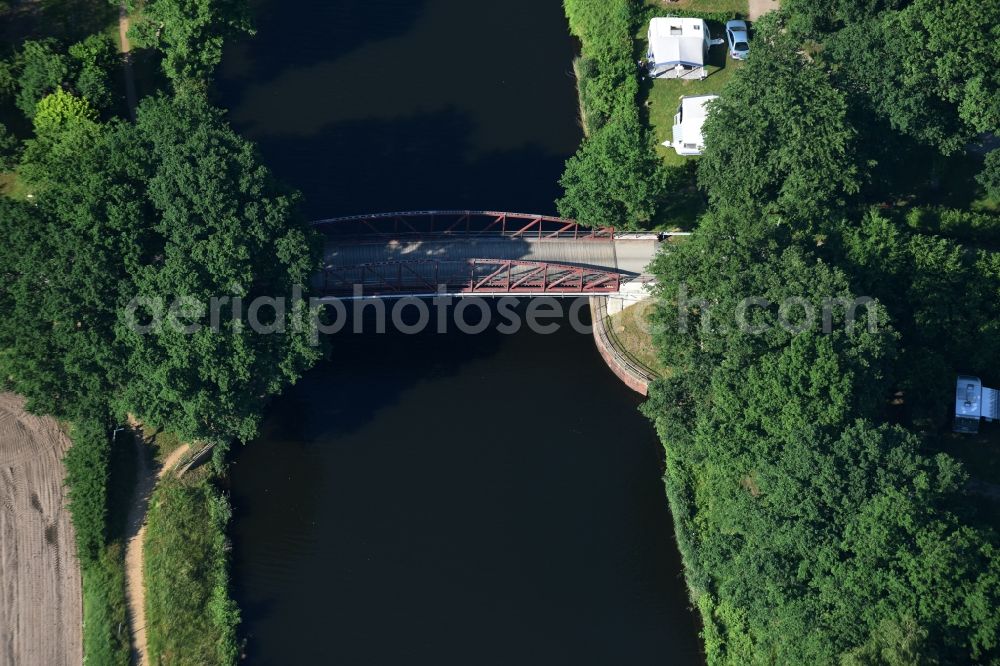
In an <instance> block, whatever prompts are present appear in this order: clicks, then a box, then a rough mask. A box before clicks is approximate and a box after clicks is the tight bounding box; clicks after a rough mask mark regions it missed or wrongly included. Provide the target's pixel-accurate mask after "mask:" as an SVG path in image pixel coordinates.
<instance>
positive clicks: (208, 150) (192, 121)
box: [118, 96, 318, 441]
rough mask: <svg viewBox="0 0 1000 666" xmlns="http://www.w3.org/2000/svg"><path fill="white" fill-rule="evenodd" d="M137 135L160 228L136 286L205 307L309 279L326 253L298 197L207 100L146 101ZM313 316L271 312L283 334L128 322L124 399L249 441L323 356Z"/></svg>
mask: <svg viewBox="0 0 1000 666" xmlns="http://www.w3.org/2000/svg"><path fill="white" fill-rule="evenodd" d="M128 136H129V139H130V140H129V143H128V145H127V146H123V150H127V151H129V156H128V161H130V162H132V163H135V164H137V165H140V167H139V168H140V169H141V170H142V173H143V174H144V175H143V177H144V179H145V183H144V191H143V196H144V200H143V218H144V219H145V220H147V221H148V224H149V227H148V230H149V232H150V234H151V236H150V238H149V239H148V241H147V245H146V248H145V250H146V255H145V256H146V257H148V260H147V261H145V262H143V264H142V265H141V266H137V267H135V269H134V270H132V271H131V275H132V277H133V278H134V280H135V289H136V291H135V293H134V294H133V295H134V296H136V297H138V298H140V299H144V301H145V302H147V303H150V302H154V301H156V300H158V299H159V300H161V301H162V302H164V303H165V304H169V303H171V302H173V301H174V300H175V299H178V298H184V299H193V300H195V301H197V302H199V303H202V304H206V305H208V304H210V301H211V299H212V298H216V297H219V298H221V297H231V298H232V297H239V298H242V299H243V302H244V303H245V306H244V307H247V306H249V305H251V303H252V301H253V300H254V299H255V298H257V297H272V298H285V299H289V301H290V299H291V296H292V295H293V289H294V288H295V286H296V285H307V284H308V283H309V280H310V278H311V276H312V273H313V271H314V270H315V268H316V264H317V257H316V254H315V253H314V245H313V240H312V239H313V237H312V235H311V232H310V231H308V229H307V228H306V227H305V225H304V224H303V223H302V221H301V220H300V219H299V218H298V216H297V214H296V204H297V197H296V196H295V195H294V194H291V193H289V192H286V191H284V190H283V189H282V188H280V187H279V186H277V185H276V183H275V182H274V180H273V179H272V177H271V174H270V173H269V172H268V171H267V169H266V168H264V167H263V166H262V165H261V164H260V162H259V161H258V158H257V156H256V154H255V151H254V148H253V146H251V145H250V144H249V143H247V142H246V141H244V140H243V139H241V138H240V137H239V136H237V135H236V134H235V133H234V132H233V131H232V130H231V129H230V128H229V127H228V125H226V123H225V122H224V120H223V119H222V114H221V113H220V112H219V111H217V110H216V109H213V108H211V107H210V106H209V105H208V104H207V103H206V102H205V101H204V98H202V97H200V96H193V97H184V98H176V99H165V98H155V99H150V100H147V101H146V102H144V103H143V104H142V105H141V107H140V110H139V115H138V120H137V123H136V125H135V127H134V132H132V133H129V135H128ZM231 310H232V307H231V306H230V307H229V308H227V309H226V310H225V311H226V312H230V311H231ZM264 312H265V314H267V313H269V312H270V309H265V310H264ZM264 319H265V321H266V322H269V323H270V322H271V319H270V317H269V316H265V317H264ZM304 319H305V313H304V312H301V311H300V310H296V309H294V308H293V307H292V305H291V304H290V303H289V305H288V306H287V308H286V311H285V313H284V314H281V313H278V314H276V315H275V316H274V318H273V323H274V324H275V326H277V327H279V328H281V329H283V330H282V331H281V332H280V333H274V334H266V333H265V334H262V333H258V332H255V331H253V330H251V328H250V327H249V326H247V324H246V322H245V318H244V320H238V321H233V319H232V318H231V317H225V318H224V319H223V321H222V322H221V323H220V325H219V330H218V331H215V330H213V329H212V327H211V326H208V325H207V324H208V323H209V320H208V319H206V320H204V321H203V323H204V324H206V325H205V326H204V327H203V328H201V329H200V330H198V331H197V332H193V333H186V332H183V331H182V330H180V328H179V327H177V326H172V325H169V323H166V324H165V325H164V326H162V327H160V328H159V329H158V330H155V331H154V332H151V333H149V334H141V333H138V332H136V331H135V330H134V329H133V328H132V327H130V326H128V325H126V324H125V323H120V325H119V327H118V335H119V336H120V338H121V339H122V341H123V342H124V343H125V345H126V346H127V348H128V354H127V357H128V362H127V368H128V373H129V376H130V380H129V382H128V384H127V386H126V387H125V389H124V391H123V394H122V401H123V403H124V404H127V405H128V406H129V407H130V409H131V410H132V411H133V412H134V413H136V414H138V415H140V417H141V418H142V419H143V420H144V421H147V422H150V423H158V424H164V425H169V427H170V428H171V429H172V430H173V431H174V432H177V433H178V434H179V435H180V436H182V437H185V438H203V439H209V440H213V441H218V440H227V439H229V438H236V439H240V440H242V441H246V440H248V439H250V438H252V437H253V436H254V434H255V433H256V428H257V425H258V423H259V421H260V413H261V410H262V408H263V405H264V402H265V401H266V400H268V399H269V398H270V397H271V396H273V395H275V394H277V393H278V392H279V391H280V390H281V389H282V388H283V387H284V386H285V385H286V384H287V383H289V382H292V381H294V380H295V379H297V378H298V377H299V375H300V374H301V373H302V372H303V371H304V370H305V369H306V368H308V367H309V366H310V365H311V364H312V363H313V361H315V359H316V358H317V357H318V351H317V349H315V348H314V347H311V346H310V344H309V332H308V331H307V330H306V328H305V326H304V325H303V322H304Z"/></svg>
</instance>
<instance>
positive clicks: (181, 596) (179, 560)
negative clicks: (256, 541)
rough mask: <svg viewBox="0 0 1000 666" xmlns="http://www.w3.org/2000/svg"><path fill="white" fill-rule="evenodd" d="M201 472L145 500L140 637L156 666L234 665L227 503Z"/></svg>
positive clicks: (234, 620)
mask: <svg viewBox="0 0 1000 666" xmlns="http://www.w3.org/2000/svg"><path fill="white" fill-rule="evenodd" d="M205 472H206V470H205V469H204V468H202V469H200V470H196V471H195V472H193V473H191V474H188V475H187V476H185V477H184V478H183V479H178V478H173V477H167V478H165V479H164V480H163V481H162V482H161V483H160V486H159V487H158V488H157V489H156V492H154V493H153V497H152V498H151V500H150V507H149V515H148V518H147V520H148V522H147V527H146V544H145V555H146V562H145V575H146V581H145V582H146V631H147V637H148V644H149V653H150V661H151V662H152V663H154V664H160V665H161V666H169V665H171V664H176V665H178V666H179V665H182V664H183V665H185V666H187V665H188V664H190V665H191V666H195V665H201V664H227V663H235V661H236V657H237V647H236V623H237V622H238V617H239V616H238V613H237V611H236V610H235V608H234V606H233V604H232V602H230V601H229V600H228V594H227V593H228V574H227V557H228V555H227V553H228V549H229V546H228V544H227V542H226V537H225V529H226V523H227V521H228V519H229V509H228V503H227V502H226V500H225V498H224V497H223V496H222V495H221V493H220V492H219V491H218V490H216V489H215V488H214V487H213V486H212V484H211V481H210V480H209V479H208V478H207V476H206V474H205Z"/></svg>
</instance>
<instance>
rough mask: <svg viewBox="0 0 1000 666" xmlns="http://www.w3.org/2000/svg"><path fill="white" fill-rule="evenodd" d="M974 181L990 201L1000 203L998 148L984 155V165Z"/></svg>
mask: <svg viewBox="0 0 1000 666" xmlns="http://www.w3.org/2000/svg"><path fill="white" fill-rule="evenodd" d="M976 180H977V181H978V182H979V184H980V185H982V186H983V188H984V189H985V190H986V194H987V195H988V196H989V197H990V198H991V199H995V200H997V201H1000V148H997V149H994V150H991V151H990V152H989V153H988V154H987V155H986V163H985V164H984V165H983V170H982V171H981V172H980V174H979V175H978V176H976Z"/></svg>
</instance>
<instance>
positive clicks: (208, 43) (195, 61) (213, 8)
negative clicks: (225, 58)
mask: <svg viewBox="0 0 1000 666" xmlns="http://www.w3.org/2000/svg"><path fill="white" fill-rule="evenodd" d="M252 33H253V28H252V27H251V24H250V13H249V10H248V8H247V3H246V0H152V1H151V2H148V3H146V5H145V7H144V8H143V20H142V21H141V22H138V23H136V24H135V25H134V26H133V27H132V29H131V30H130V35H129V37H130V38H131V39H133V40H134V41H135V43H136V45H138V46H141V47H146V48H157V49H160V50H161V51H163V54H164V59H163V69H164V71H165V72H166V74H167V76H169V77H170V78H171V79H172V80H173V81H174V83H175V85H176V84H183V83H185V82H200V83H203V82H205V81H206V80H207V79H208V78H210V77H211V75H212V72H213V70H214V69H215V67H216V66H217V65H218V64H219V62H221V61H222V46H223V43H224V41H225V40H226V39H227V38H229V37H232V36H234V35H239V34H252Z"/></svg>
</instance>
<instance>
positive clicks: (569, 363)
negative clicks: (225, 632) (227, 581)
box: [232, 309, 698, 666]
mask: <svg viewBox="0 0 1000 666" xmlns="http://www.w3.org/2000/svg"><path fill="white" fill-rule="evenodd" d="M520 312H522V313H523V309H522V310H520ZM449 316H451V315H449ZM469 321H475V318H474V317H469ZM562 323H563V324H564V325H563V326H562V327H561V328H560V330H559V331H558V332H556V333H553V334H551V335H538V334H535V333H531V332H530V331H523V332H519V333H517V334H515V335H512V336H505V335H502V334H501V333H499V332H498V331H497V330H496V329H495V328H491V329H489V330H487V331H485V332H484V333H482V334H480V335H477V336H476V338H475V344H465V343H464V342H463V341H464V340H465V339H466V338H464V337H463V336H461V335H458V336H456V335H436V334H433V333H427V334H421V335H413V336H410V335H402V334H399V333H392V332H390V333H387V334H385V335H372V334H366V335H360V336H358V335H337V336H335V337H334V339H333V351H332V354H331V358H330V360H329V361H328V362H326V363H324V364H323V365H321V366H320V367H318V368H317V369H316V370H314V371H313V372H311V373H310V374H309V375H308V376H307V377H306V378H305V379H304V380H303V381H302V382H300V383H299V384H298V385H297V386H296V387H294V388H293V389H292V390H291V391H289V393H288V394H287V395H286V396H284V397H282V398H281V399H280V400H279V401H277V403H276V404H275V405H274V407H273V409H272V410H271V412H270V416H269V418H268V420H267V423H266V425H265V428H264V434H263V436H262V437H261V440H260V441H259V442H257V443H255V444H254V445H252V446H249V447H247V448H246V449H244V450H243V451H241V452H240V455H239V457H238V460H237V464H236V465H235V467H234V469H233V475H232V481H233V504H234V506H235V507H236V514H235V516H234V541H235V548H234V574H235V577H234V578H235V581H236V583H237V593H238V597H239V599H240V601H241V605H242V607H243V610H244V617H245V623H244V629H245V631H246V633H247V636H248V655H249V657H250V658H251V661H252V663H262V664H282V663H312V662H315V661H317V660H323V661H329V662H334V663H345V664H398V663H409V664H439V665H446V664H456V665H457V664H469V663H475V664H512V663H519V664H546V665H551V664H574V665H577V664H594V665H599V664H608V665H609V666H610V665H612V664H623V663H625V664H630V665H638V664H654V663H663V660H664V659H665V658H667V659H668V660H669V661H670V662H671V663H693V662H696V661H697V649H698V648H697V645H696V640H695V636H696V628H695V626H694V621H693V616H692V615H691V614H690V613H689V612H688V611H687V609H686V602H685V591H684V585H683V581H682V580H681V579H680V576H679V571H680V565H679V562H678V556H677V553H676V548H675V546H674V544H673V543H672V525H671V522H670V517H669V514H667V512H666V511H665V501H664V497H663V489H662V485H661V483H660V481H659V476H660V474H661V473H662V460H661V459H660V454H659V449H658V447H657V445H656V443H655V436H654V435H653V433H652V431H651V428H650V426H649V424H648V423H646V422H645V421H644V420H643V419H641V418H639V417H638V416H637V415H636V414H635V413H634V410H635V408H636V406H637V404H638V399H637V398H636V397H635V396H633V395H632V394H630V393H628V392H627V391H623V390H622V389H621V387H620V386H618V385H617V384H615V383H614V381H612V378H611V377H610V372H609V371H608V370H607V368H606V367H604V366H603V365H602V364H601V363H600V361H599V359H598V358H597V352H596V350H595V349H594V345H593V340H592V338H591V337H590V336H587V335H581V334H579V333H576V332H574V331H572V330H571V328H570V327H569V326H567V325H565V321H563V322H562Z"/></svg>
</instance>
